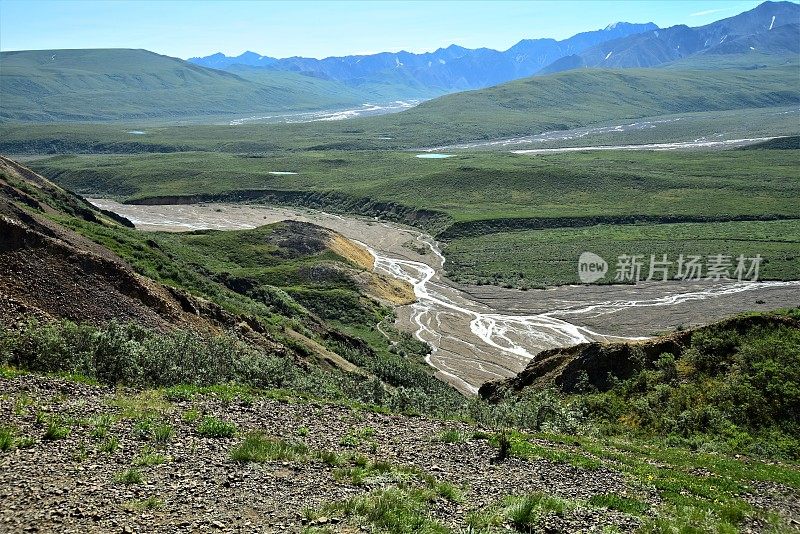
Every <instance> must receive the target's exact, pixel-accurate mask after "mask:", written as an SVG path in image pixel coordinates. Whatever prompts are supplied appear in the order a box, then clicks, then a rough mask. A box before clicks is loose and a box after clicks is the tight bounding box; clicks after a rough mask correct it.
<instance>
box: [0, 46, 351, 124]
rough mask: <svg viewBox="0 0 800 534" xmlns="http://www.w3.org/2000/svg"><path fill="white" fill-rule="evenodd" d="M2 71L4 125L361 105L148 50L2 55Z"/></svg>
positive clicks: (306, 86)
mask: <svg viewBox="0 0 800 534" xmlns="http://www.w3.org/2000/svg"><path fill="white" fill-rule="evenodd" d="M0 65H2V69H1V70H0V94H2V105H0V120H6V121H8V120H13V121H36V122H49V121H106V120H125V119H128V120H131V119H146V118H159V119H179V118H187V117H201V116H207V117H208V116H213V117H225V116H236V117H241V116H247V114H249V113H258V112H267V111H280V110H304V109H319V108H323V107H336V106H346V105H352V104H354V103H360V102H361V99H360V98H359V97H358V96H357V95H356V94H354V92H353V91H347V90H346V88H344V87H343V86H341V85H340V84H337V83H335V82H327V81H324V80H314V79H310V78H308V77H306V76H301V75H298V74H292V73H276V74H275V75H274V76H266V75H265V76H262V77H260V78H259V79H258V80H246V79H244V78H242V77H240V76H237V75H235V74H230V73H227V72H222V71H217V70H212V69H206V68H203V67H198V66H196V65H192V64H190V63H187V62H186V61H183V60H180V59H176V58H172V57H168V56H162V55H159V54H154V53H152V52H148V51H146V50H125V49H98V50H38V51H21V52H3V53H2V55H0Z"/></svg>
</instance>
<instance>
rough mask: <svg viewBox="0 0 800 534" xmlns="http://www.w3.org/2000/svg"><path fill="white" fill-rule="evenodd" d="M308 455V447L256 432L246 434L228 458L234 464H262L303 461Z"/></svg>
mask: <svg viewBox="0 0 800 534" xmlns="http://www.w3.org/2000/svg"><path fill="white" fill-rule="evenodd" d="M308 454H309V449H308V447H307V446H306V445H304V444H302V443H294V442H288V441H285V440H283V439H278V438H274V437H271V436H267V435H266V434H264V433H263V432H258V431H256V432H250V433H249V434H247V435H246V436H245V438H244V441H242V443H240V444H239V445H237V446H236V447H234V448H233V449H232V450H231V454H230V456H231V459H232V460H233V461H235V462H240V463H247V462H257V463H263V462H273V461H278V460H285V461H296V460H305V459H307V458H308Z"/></svg>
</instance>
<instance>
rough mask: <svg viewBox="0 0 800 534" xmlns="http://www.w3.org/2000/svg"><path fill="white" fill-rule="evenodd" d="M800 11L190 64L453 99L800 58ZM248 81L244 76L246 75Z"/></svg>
mask: <svg viewBox="0 0 800 534" xmlns="http://www.w3.org/2000/svg"><path fill="white" fill-rule="evenodd" d="M798 24H800V6H798V4H795V3H792V2H764V3H763V4H761V5H759V6H758V7H756V8H754V9H752V10H750V11H747V12H744V13H741V14H739V15H736V16H733V17H729V18H726V19H722V20H719V21H716V22H713V23H711V24H707V25H705V26H700V27H697V28H690V27H688V26H686V25H678V26H672V27H670V28H664V29H662V28H659V27H658V26H656V25H655V24H653V23H652V22H648V23H645V24H631V23H628V22H617V23H614V24H610V25H608V26H606V27H605V28H604V29H602V30H596V31H589V32H584V33H579V34H577V35H575V36H573V37H570V38H569V39H564V40H562V41H556V40H554V39H524V40H522V41H520V42H518V43H517V44H515V45H514V46H512V47H511V48H509V49H508V50H506V51H497V50H492V49H489V48H478V49H468V48H463V47H460V46H457V45H451V46H448V47H447V48H440V49H438V50H436V51H435V52H429V53H423V54H413V53H410V52H397V53H390V52H382V53H379V54H372V55H354V56H344V57H328V58H324V59H314V58H303V57H290V58H285V59H278V58H274V57H269V56H265V55H261V54H257V53H255V52H245V53H243V54H241V55H239V56H236V57H228V56H225V55H224V54H221V53H217V54H213V55H211V56H207V57H195V58H190V59H189V60H188V61H189V62H190V63H194V64H196V65H200V66H204V67H209V68H214V69H220V70H229V71H237V69H241V68H242V66H247V67H248V68H250V69H251V72H256V71H264V70H266V71H289V72H297V73H301V74H306V75H309V76H313V77H317V78H323V79H327V80H335V81H338V82H342V83H344V84H346V85H348V86H350V87H365V86H371V85H374V84H375V83H376V82H377V81H379V80H386V79H391V80H395V81H397V82H398V83H401V84H405V85H406V86H407V87H409V90H411V91H416V92H417V96H423V97H424V96H427V94H421V93H426V92H427V93H428V94H430V93H434V94H436V93H438V94H444V93H451V92H456V91H464V90H469V89H480V88H485V87H490V86H493V85H497V84H500V83H503V82H507V81H511V80H515V79H519V78H524V77H527V76H531V75H535V74H549V73H552V72H559V71H563V70H569V69H573V68H580V67H595V68H630V67H655V66H659V65H663V64H665V63H668V62H671V61H675V60H680V59H684V58H687V57H692V56H695V55H699V54H732V53H734V54H747V53H750V52H752V51H757V52H764V53H770V54H788V53H793V54H797V53H798V52H799V51H800V37H799V36H800V27H799V26H798ZM245 77H246V74H245Z"/></svg>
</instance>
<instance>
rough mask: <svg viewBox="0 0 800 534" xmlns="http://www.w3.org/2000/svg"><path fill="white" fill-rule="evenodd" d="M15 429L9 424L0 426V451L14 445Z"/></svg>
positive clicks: (9, 448)
mask: <svg viewBox="0 0 800 534" xmlns="http://www.w3.org/2000/svg"><path fill="white" fill-rule="evenodd" d="M16 433H17V430H16V429H15V428H14V427H11V426H0V451H4V452H5V451H9V450H11V449H12V448H13V447H14V439H15V436H16Z"/></svg>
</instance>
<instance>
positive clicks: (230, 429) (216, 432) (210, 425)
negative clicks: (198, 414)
mask: <svg viewBox="0 0 800 534" xmlns="http://www.w3.org/2000/svg"><path fill="white" fill-rule="evenodd" d="M197 433H198V434H200V435H201V436H205V437H208V438H230V437H232V436H233V435H234V434H236V425H235V424H234V423H229V422H227V421H222V420H221V419H217V418H216V417H204V418H203V419H202V420H201V421H200V424H199V425H197Z"/></svg>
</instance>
